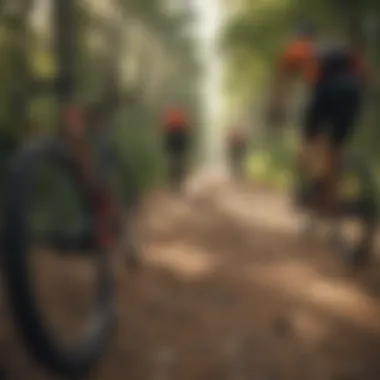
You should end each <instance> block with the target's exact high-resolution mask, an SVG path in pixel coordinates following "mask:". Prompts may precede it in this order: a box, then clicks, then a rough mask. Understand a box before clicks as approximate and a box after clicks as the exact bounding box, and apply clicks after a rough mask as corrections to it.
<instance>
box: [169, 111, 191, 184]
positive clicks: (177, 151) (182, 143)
mask: <svg viewBox="0 0 380 380" xmlns="http://www.w3.org/2000/svg"><path fill="white" fill-rule="evenodd" d="M163 119H164V120H163V132H164V145H165V151H166V153H167V155H168V157H169V165H170V179H171V180H173V181H175V182H177V181H180V180H181V178H182V176H183V174H184V170H185V164H186V159H187V154H188V150H189V145H190V124H189V121H188V116H187V112H186V110H185V109H184V108H182V107H179V106H172V107H169V108H167V109H166V110H165V112H164V118H163Z"/></svg>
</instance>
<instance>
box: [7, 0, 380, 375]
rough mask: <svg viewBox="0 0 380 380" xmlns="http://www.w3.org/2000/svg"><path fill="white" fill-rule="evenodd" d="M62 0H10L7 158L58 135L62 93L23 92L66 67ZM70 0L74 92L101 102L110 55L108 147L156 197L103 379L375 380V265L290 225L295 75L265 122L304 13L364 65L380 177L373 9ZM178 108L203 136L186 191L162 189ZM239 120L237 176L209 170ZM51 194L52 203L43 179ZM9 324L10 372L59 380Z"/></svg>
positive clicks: (379, 72)
mask: <svg viewBox="0 0 380 380" xmlns="http://www.w3.org/2000/svg"><path fill="white" fill-rule="evenodd" d="M52 2H53V0H1V1H0V163H1V164H2V168H4V167H5V166H4V165H6V163H7V162H8V159H9V157H10V156H11V155H12V153H14V152H15V150H16V149H17V148H18V147H20V146H21V145H22V144H23V142H24V141H26V140H27V139H30V138H32V137H37V136H42V135H44V134H46V133H48V132H49V133H50V132H54V131H57V130H58V122H57V120H58V111H59V103H58V100H57V97H56V94H55V93H54V91H53V90H52V89H49V88H48V87H47V88H45V87H43V86H42V87H43V88H42V89H34V87H33V86H30V84H31V83H48V82H49V81H52V80H53V79H54V78H55V76H56V75H57V59H56V51H55V48H54V38H53V35H54V32H53V31H54V23H53V21H52V17H51V10H52ZM75 3H76V4H75V21H76V25H77V32H76V33H77V34H76V39H75V44H76V53H77V59H78V61H77V67H76V69H77V73H76V75H77V79H78V83H77V89H78V91H77V94H76V101H78V103H91V102H94V101H96V100H97V99H99V98H100V97H101V96H102V91H103V88H104V85H105V83H106V82H107V80H108V79H109V68H110V65H111V66H112V65H114V66H115V67H116V69H115V70H116V71H117V82H118V86H119V87H120V90H121V91H123V92H125V93H128V94H131V95H132V98H133V101H132V102H131V103H129V104H128V105H126V106H120V107H119V108H118V110H117V112H115V115H113V116H114V117H113V120H112V123H114V124H115V129H113V130H112V136H111V138H112V142H113V145H112V147H113V149H114V150H115V152H117V154H118V157H119V158H120V160H121V163H122V168H123V170H122V171H121V172H119V174H118V175H119V177H120V178H119V179H120V181H121V182H122V183H123V188H124V189H125V192H126V194H131V193H132V192H135V191H136V190H137V191H138V192H139V193H141V194H142V195H143V196H144V197H145V198H146V199H145V198H144V203H143V206H142V210H141V216H139V221H140V219H141V223H140V222H139V223H140V224H141V226H142V227H141V230H142V232H141V237H140V238H141V241H142V245H143V249H144V255H145V256H146V257H147V264H146V265H147V268H146V269H144V272H143V273H142V274H136V273H134V274H128V275H125V273H124V272H123V271H122V274H121V279H120V280H118V281H119V282H118V286H119V288H118V289H119V290H118V293H117V297H116V298H117V305H118V312H119V316H120V320H121V322H120V327H119V331H118V337H117V338H116V340H115V342H114V343H113V344H112V345H111V348H110V349H109V351H107V354H106V358H105V360H104V364H102V366H101V369H100V371H99V372H97V373H96V374H95V375H94V377H93V378H94V379H99V380H102V379H109V380H117V379H129V378H130V379H133V380H138V379H141V380H145V379H147V380H148V379H162V380H169V379H180V380H185V379H193V380H195V379H196V380H201V379H205V380H212V379H215V380H219V379H226V380H227V379H228V380H232V379H233V380H238V379H241V380H242V379H252V380H253V379H257V380H259V379H260V380H263V379H266V380H269V379H281V380H282V379H292V380H296V379H304V380H307V379H310V380H312V379H316V380H317V379H318V380H338V379H340V380H343V379H352V380H354V379H367V380H370V379H374V380H375V379H378V373H379V372H378V371H380V367H379V366H378V365H377V364H376V362H377V359H378V357H379V355H380V335H379V334H380V324H379V322H378V321H379V318H378V317H380V305H379V303H378V293H379V289H380V286H379V281H378V280H377V279H378V278H380V276H378V270H377V269H376V266H373V267H372V268H371V270H372V272H371V273H370V274H365V275H362V276H358V277H353V278H352V277H349V275H348V274H347V272H346V271H345V270H344V269H342V266H339V265H337V263H336V262H332V255H328V253H327V252H328V250H327V249H326V248H325V247H324V246H321V245H319V244H317V243H315V244H314V243H311V242H308V243H307V244H306V245H301V246H300V245H299V244H298V243H296V242H295V241H294V240H297V239H295V238H294V235H295V233H294V230H295V228H294V226H293V227H292V226H291V227H289V223H290V222H289V220H291V218H292V216H290V214H289V210H288V208H287V206H286V204H287V203H286V202H287V201H288V199H287V198H288V196H287V194H288V191H289V188H290V187H291V185H292V173H293V166H294V165H293V163H294V157H295V153H296V147H297V144H298V142H299V130H300V117H299V116H300V113H301V112H302V109H303V107H304V105H305V99H306V98H307V95H306V94H307V92H306V91H307V88H306V87H305V86H304V85H303V84H302V83H299V84H297V85H296V86H295V88H294V91H293V92H292V93H291V94H289V107H288V108H289V109H288V110H287V115H288V117H287V120H286V125H284V127H283V128H282V129H281V130H273V129H269V128H268V126H267V125H266V122H265V120H266V119H265V106H266V105H267V102H268V96H269V85H270V83H271V80H272V76H273V73H274V71H275V66H276V65H277V64H278V62H277V58H278V56H279V54H280V53H281V51H282V50H283V48H284V46H286V44H287V43H288V41H289V40H290V39H291V38H292V36H293V35H294V30H295V27H296V25H298V24H299V22H302V21H303V20H308V21H313V22H315V23H316V25H318V27H319V28H320V30H321V32H322V36H323V35H326V36H331V35H343V36H346V37H347V38H348V39H349V40H351V41H353V42H354V43H355V44H356V45H358V46H360V47H361V48H362V50H363V51H364V54H365V56H366V58H367V60H368V62H369V66H370V68H371V75H372V76H371V81H370V83H369V86H368V88H367V91H366V95H365V97H366V102H365V107H364V112H363V113H362V115H361V119H360V121H359V123H360V127H359V128H357V131H358V133H357V134H356V136H355V139H354V141H353V142H352V149H353V150H354V151H355V152H358V153H360V155H361V156H362V157H363V158H364V160H365V162H366V163H368V164H369V166H370V167H371V170H373V176H374V179H375V180H376V181H377V180H378V177H379V176H380V153H379V149H378V141H379V139H380V127H379V125H378V124H379V121H380V107H379V105H380V66H379V62H380V3H379V2H377V1H375V0H361V1H358V0H234V1H232V0H77V1H76V2H75ZM115 33H116V34H117V33H119V34H117V35H118V37H117V38H116V37H115ZM118 38H120V39H118ZM116 40H117V41H116ZM115 62H116V65H115ZM30 88H32V90H30ZM172 106H180V107H182V108H183V109H186V111H187V114H188V121H189V124H190V125H191V128H192V131H193V132H192V133H193V138H192V146H191V154H190V164H189V169H188V177H189V187H190V188H191V189H193V188H194V192H195V193H194V194H196V195H194V197H195V198H194V197H193V198H191V197H190V198H191V199H189V200H183V199H182V200H179V199H178V198H177V197H175V196H172V195H170V194H169V195H168V194H167V193H165V192H164V190H162V189H164V188H165V185H166V181H167V178H166V166H167V160H166V155H165V151H164V149H163V147H162V115H163V112H164V110H165V109H166V108H167V107H172ZM236 126H238V129H239V130H243V131H244V133H245V134H246V136H247V152H246V154H245V155H244V162H243V164H244V177H245V182H244V185H242V187H239V188H234V187H233V186H231V184H230V183H229V184H226V183H225V182H222V181H220V179H218V180H217V179H216V178H219V177H218V175H219V174H218V173H220V172H224V171H225V167H226V165H227V144H226V141H227V140H226V136H227V134H228V133H229V131H230V130H231V128H232V129H233V128H234V127H236ZM203 173H205V174H204V175H203ZM214 179H215V181H214ZM213 181H214V182H215V183H214V182H213ZM218 181H219V182H218ZM258 185H260V186H258ZM261 185H264V186H265V189H266V190H265V191H263V190H262V188H261ZM199 188H200V189H201V190H199V191H198V189H199ZM268 189H269V190H268ZM197 191H198V193H197ZM272 192H273V194H272ZM42 193H43V196H44V197H45V198H44V199H45V200H43V202H45V201H46V199H48V198H49V197H48V195H47V190H46V189H42ZM376 199H378V200H379V201H380V190H379V191H378V190H377V188H376ZM46 202H47V201H46ZM51 202H55V203H49V205H50V206H49V207H50V208H54V207H55V206H56V205H57V204H60V206H63V208H65V209H67V208H70V207H71V208H75V205H73V204H71V203H70V200H65V201H63V197H61V196H58V198H55V199H52V200H51ZM65 202H67V203H65ZM292 234H293V235H292ZM291 236H293V237H291ZM314 250H316V251H317V253H316V254H314V253H312V252H314ZM320 256H321V257H322V258H320ZM316 257H318V259H316ZM374 268H375V269H374ZM123 269H124V268H123ZM49 281H50V280H49ZM46 286H48V285H46ZM4 315H5V316H6V315H7V314H6V312H5V311H4ZM8 319H9V318H8ZM1 323H2V326H3V329H2V330H4V339H3V341H4V344H3V343H2V345H3V347H2V348H1V351H0V360H3V362H4V363H3V366H4V371H5V372H4V373H5V375H4V376H5V377H4V379H8V378H9V379H12V380H13V379H15V380H16V379H26V378H27V377H28V378H29V379H31V380H32V379H45V378H46V379H50V378H51V377H49V375H48V374H46V373H45V372H43V370H41V369H39V368H38V366H36V365H35V363H33V362H32V361H31V359H30V358H28V355H27V354H26V353H25V352H24V348H23V346H22V345H21V344H20V343H17V342H18V340H17V339H16V338H15V335H14V334H13V333H9V331H13V330H9V329H8V327H7V326H8V325H9V324H11V322H9V320H7V321H3V322H1ZM0 327H1V326H0ZM0 330H1V329H0ZM15 342H16V343H15ZM1 355H2V357H1ZM20 363H21V364H20ZM338 376H341V377H338ZM344 376H346V377H344ZM350 376H351V377H350ZM355 376H356V377H355Z"/></svg>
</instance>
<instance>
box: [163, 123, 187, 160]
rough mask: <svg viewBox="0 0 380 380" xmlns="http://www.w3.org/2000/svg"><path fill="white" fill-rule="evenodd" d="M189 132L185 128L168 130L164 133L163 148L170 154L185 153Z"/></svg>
mask: <svg viewBox="0 0 380 380" xmlns="http://www.w3.org/2000/svg"><path fill="white" fill-rule="evenodd" d="M189 140H190V136H189V132H188V130H187V129H185V128H177V129H173V130H169V131H167V132H166V133H165V148H166V150H167V152H168V153H169V154H171V155H178V154H185V153H186V152H187V151H188V149H189V143H190V141H189Z"/></svg>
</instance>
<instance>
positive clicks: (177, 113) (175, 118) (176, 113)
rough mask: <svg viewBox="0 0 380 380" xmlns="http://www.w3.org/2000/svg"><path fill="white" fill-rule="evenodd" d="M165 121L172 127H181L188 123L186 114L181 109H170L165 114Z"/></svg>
mask: <svg viewBox="0 0 380 380" xmlns="http://www.w3.org/2000/svg"><path fill="white" fill-rule="evenodd" d="M165 121H166V123H167V124H171V125H175V124H177V125H181V124H185V123H186V122H187V115H186V112H185V111H184V110H183V109H181V108H174V107H173V108H169V109H167V110H166V112H165Z"/></svg>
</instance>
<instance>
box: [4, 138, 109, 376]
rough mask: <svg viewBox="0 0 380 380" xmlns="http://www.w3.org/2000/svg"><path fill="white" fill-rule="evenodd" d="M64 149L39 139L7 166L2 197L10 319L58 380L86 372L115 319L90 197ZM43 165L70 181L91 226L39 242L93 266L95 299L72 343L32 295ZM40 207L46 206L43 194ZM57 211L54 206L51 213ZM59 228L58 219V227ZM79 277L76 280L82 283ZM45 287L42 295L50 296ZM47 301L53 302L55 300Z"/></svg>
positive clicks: (37, 357) (100, 351) (101, 346)
mask: <svg viewBox="0 0 380 380" xmlns="http://www.w3.org/2000/svg"><path fill="white" fill-rule="evenodd" d="M63 148H64V147H63V146H62V144H59V143H58V141H57V140H55V139H50V140H47V139H44V140H40V141H36V142H34V143H33V144H31V145H29V146H27V147H25V148H24V149H22V150H21V151H20V152H19V153H18V154H16V156H15V157H14V159H13V160H12V164H11V166H10V170H9V173H8V174H9V175H8V177H7V188H6V195H5V209H4V228H3V251H4V252H3V255H4V260H3V261H4V263H3V270H4V275H5V279H6V286H7V291H8V294H9V299H10V306H11V309H12V312H13V316H14V318H15V321H16V324H17V327H19V331H20V332H21V337H22V338H23V340H24V342H25V344H26V346H27V347H28V349H29V350H30V351H31V353H32V355H33V356H34V357H35V359H36V360H37V361H38V362H39V363H40V364H41V365H43V366H44V367H45V368H47V369H48V370H50V371H52V372H53V373H55V374H57V375H60V376H62V375H63V376H68V377H72V376H80V375H84V374H86V373H87V372H89V371H90V370H91V369H92V368H93V365H94V364H95V362H96V361H97V359H99V357H100V356H101V354H102V352H103V349H104V347H105V344H106V342H107V338H108V336H109V332H110V328H111V326H112V321H113V317H114V313H113V307H112V293H113V292H112V285H113V278H112V275H111V268H110V265H109V260H108V259H107V257H106V255H105V252H100V250H99V249H97V244H96V242H95V240H94V233H93V228H92V227H91V224H93V223H90V222H91V221H93V220H94V204H93V201H92V200H91V197H90V196H89V195H90V194H89V193H88V192H87V191H86V190H85V189H84V188H83V187H81V186H80V185H79V181H78V180H77V179H78V178H77V176H76V170H75V164H74V161H73V160H72V159H70V156H69V154H67V152H65V149H63ZM44 164H49V165H51V167H52V168H54V172H55V173H57V174H62V175H64V176H65V179H66V180H71V183H72V185H73V186H74V187H75V194H76V195H77V196H78V201H79V203H80V205H81V207H82V208H83V211H84V214H85V216H86V217H87V218H88V219H87V221H90V222H88V223H87V224H86V223H84V225H85V228H79V229H78V230H77V231H69V232H70V233H66V234H65V233H64V232H65V231H62V234H59V233H58V231H54V233H53V234H52V233H50V236H49V233H47V238H45V239H42V240H43V241H44V245H45V246H46V245H47V246H48V248H49V252H50V251H53V250H58V249H59V250H62V251H63V252H64V253H65V255H62V256H64V257H65V258H66V257H69V256H71V255H72V256H76V254H80V255H79V256H81V257H82V258H84V257H85V258H89V259H91V262H92V264H93V267H91V268H93V269H94V274H93V279H94V280H95V284H94V286H93V288H91V290H92V291H94V297H93V299H91V305H90V306H89V310H90V312H89V315H86V320H83V321H81V324H80V328H78V329H77V330H76V331H75V337H73V339H72V340H70V341H69V342H68V341H65V337H60V336H59V335H60V334H59V333H58V331H55V330H54V329H53V319H54V315H47V314H46V312H44V310H43V309H42V303H41V300H40V299H39V298H38V294H37V290H36V289H37V286H36V280H37V277H39V276H38V275H37V274H35V273H33V270H32V252H31V251H32V250H31V248H32V245H33V244H34V242H33V241H32V237H33V228H32V227H33V226H34V224H33V223H34V222H33V223H32V222H31V221H30V214H31V210H32V208H33V207H32V201H33V195H32V194H33V192H34V190H35V187H36V183H37V182H36V178H37V174H38V170H39V168H40V167H41V166H43V165H44ZM63 195H65V194H64V193H63V192H62V191H61V192H60V193H59V197H60V200H59V203H63V200H62V197H63ZM43 202H45V203H46V202H47V199H46V194H45V198H44V201H43ZM59 203H58V204H59ZM56 206H57V203H56V204H55V206H54V207H56ZM54 207H53V208H54ZM50 208H52V207H50ZM65 208H67V207H65ZM62 222H63V221H62V219H61V220H60V221H59V223H62ZM66 232H67V231H66ZM37 240H38V239H37ZM85 250H86V254H84V252H85ZM33 253H34V251H33ZM61 253H62V252H61ZM69 253H70V254H69ZM46 265H47V264H46ZM58 267H61V268H62V270H63V268H64V267H65V265H64V264H59V265H58ZM74 268H76V267H74V266H70V267H68V270H70V271H71V272H70V273H71V274H72V275H73V276H74V274H75V273H74ZM86 268H87V267H86ZM50 269H51V268H50V267H47V268H45V269H44V272H42V273H41V276H40V277H46V276H47V274H48V273H49V272H50ZM83 273H85V272H83ZM83 273H80V275H79V274H78V276H77V277H78V278H79V277H81V276H82V275H83ZM86 273H87V272H86ZM68 276H69V275H67V277H68ZM75 276H76V274H75ZM83 277H85V276H83ZM50 286H51V285H50V284H49V285H47V286H46V287H45V288H44V289H46V290H49V289H48V288H50ZM79 290H80V289H79V288H78V289H74V293H75V292H78V293H79ZM54 297H55V295H54ZM51 299H53V300H54V301H55V298H53V297H52V298H51ZM84 301H85V299H84V298H83V299H82V300H81V301H80V302H83V304H84V303H85V302H84ZM87 301H88V300H87ZM81 305H82V304H81ZM76 307H77V308H78V309H79V304H78V305H76ZM56 317H57V315H56ZM62 334H63V335H64V334H66V331H62ZM67 334H68V333H67Z"/></svg>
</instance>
